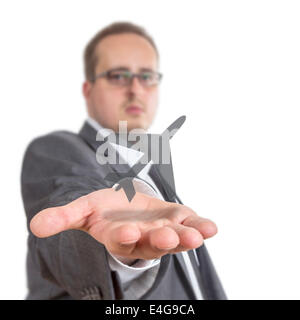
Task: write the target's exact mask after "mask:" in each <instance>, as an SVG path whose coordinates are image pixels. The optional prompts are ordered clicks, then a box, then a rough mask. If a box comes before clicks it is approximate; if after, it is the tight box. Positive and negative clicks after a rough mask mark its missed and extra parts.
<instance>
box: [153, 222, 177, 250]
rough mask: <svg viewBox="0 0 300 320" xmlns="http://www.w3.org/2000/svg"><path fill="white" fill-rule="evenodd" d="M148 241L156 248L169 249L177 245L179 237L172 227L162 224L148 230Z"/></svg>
mask: <svg viewBox="0 0 300 320" xmlns="http://www.w3.org/2000/svg"><path fill="white" fill-rule="evenodd" d="M149 243H150V245H151V246H152V247H153V248H155V249H158V250H171V249H174V248H176V247H177V246H178V244H179V237H178V235H177V233H176V232H175V231H174V230H173V229H172V228H170V227H169V226H164V227H160V228H156V229H153V230H150V231H149Z"/></svg>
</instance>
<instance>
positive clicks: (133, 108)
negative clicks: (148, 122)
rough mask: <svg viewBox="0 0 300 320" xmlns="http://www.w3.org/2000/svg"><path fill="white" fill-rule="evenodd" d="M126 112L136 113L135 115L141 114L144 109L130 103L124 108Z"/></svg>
mask: <svg viewBox="0 0 300 320" xmlns="http://www.w3.org/2000/svg"><path fill="white" fill-rule="evenodd" d="M125 111H126V112H127V113H128V114H132V115H134V114H136V115H139V114H142V113H143V112H144V110H143V109H142V108H141V107H140V106H138V105H130V106H128V107H127V108H126V110H125Z"/></svg>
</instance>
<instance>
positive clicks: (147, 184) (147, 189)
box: [87, 118, 203, 300]
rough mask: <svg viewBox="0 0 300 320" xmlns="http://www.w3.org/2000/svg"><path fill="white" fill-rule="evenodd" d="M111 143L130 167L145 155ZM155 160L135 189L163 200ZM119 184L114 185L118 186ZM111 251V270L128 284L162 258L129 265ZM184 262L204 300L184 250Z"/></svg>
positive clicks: (95, 124) (135, 181) (96, 125)
mask: <svg viewBox="0 0 300 320" xmlns="http://www.w3.org/2000/svg"><path fill="white" fill-rule="evenodd" d="M87 121H88V123H89V124H90V125H91V126H92V127H93V128H94V129H96V131H99V130H101V131H100V132H101V135H102V136H103V137H106V136H107V135H109V134H110V133H111V131H109V130H107V129H105V128H103V127H102V126H101V125H100V124H99V123H98V122H96V121H95V120H94V119H92V118H88V119H87ZM111 145H112V146H113V147H114V148H115V149H116V150H117V151H118V153H119V154H120V156H121V157H122V158H123V159H124V160H125V161H126V163H128V165H129V166H130V167H132V166H133V165H134V164H135V163H137V161H138V160H139V159H140V158H141V157H142V156H143V153H142V152H139V151H136V150H133V149H131V148H126V147H124V146H120V145H116V144H114V143H111ZM152 163H153V161H152V160H151V161H150V162H149V163H148V164H147V165H146V166H145V167H144V168H143V170H141V171H140V172H139V174H138V175H137V177H139V178H141V179H143V180H144V181H141V180H140V179H133V184H134V187H135V190H136V191H138V192H142V193H145V194H148V195H150V196H152V197H155V198H159V199H161V200H164V198H163V196H162V194H161V193H160V191H159V189H158V188H157V187H156V185H155V183H154V181H153V180H152V179H151V177H150V176H149V174H148V171H149V169H150V167H151V165H152ZM116 186H117V184H115V185H114V186H113V188H114V187H116ZM108 253H109V257H108V262H109V266H110V268H111V270H114V271H117V272H118V274H119V276H120V279H121V282H122V284H128V283H129V282H130V281H132V280H133V279H135V278H137V277H139V276H140V275H141V274H142V273H143V272H145V271H146V270H148V269H150V268H153V267H154V266H156V265H158V264H159V263H160V259H153V260H142V259H139V260H138V261H137V262H135V263H134V264H133V265H131V266H129V265H127V264H125V263H122V262H121V261H120V260H119V259H118V258H117V257H116V256H114V255H113V254H112V253H110V252H109V251H108ZM181 254H182V256H183V259H184V262H185V264H186V267H187V270H188V276H189V278H190V281H191V284H192V287H193V289H194V293H195V295H196V298H197V300H203V297H202V294H201V290H200V288H199V285H198V282H197V278H196V275H195V272H194V269H193V266H192V264H191V261H190V258H189V256H188V254H187V252H185V251H183V252H181Z"/></svg>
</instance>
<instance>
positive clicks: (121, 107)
mask: <svg viewBox="0 0 300 320" xmlns="http://www.w3.org/2000/svg"><path fill="white" fill-rule="evenodd" d="M96 55H97V57H98V64H97V66H96V70H95V74H96V75H97V74H99V73H101V72H103V71H107V70H110V69H115V68H120V67H121V68H126V69H128V70H129V71H131V72H133V73H138V72H140V71H141V70H142V69H151V70H153V71H158V61H157V55H156V52H155V50H154V48H153V47H152V46H151V44H150V43H149V42H148V41H147V40H146V39H144V38H143V37H141V36H139V35H136V34H133V33H124V34H118V35H110V36H107V37H105V38H104V39H102V40H101V42H100V43H99V44H98V46H97V47H96ZM83 94H84V96H85V99H86V104H87V108H88V113H89V115H90V116H91V117H92V118H94V119H95V120H96V121H98V122H99V123H100V124H101V125H102V126H103V127H104V128H110V129H112V130H114V131H118V129H119V121H127V129H128V131H129V130H131V129H134V128H142V129H144V130H147V129H148V128H149V126H150V125H151V123H152V121H153V119H154V116H155V113H156V109H157V106H158V86H157V85H155V86H151V87H145V86H143V85H142V84H140V82H139V79H137V78H136V77H135V78H133V80H132V82H131V84H130V85H128V86H117V85H114V84H111V83H109V82H108V81H107V79H106V78H105V77H104V78H98V79H96V81H95V82H94V83H91V82H89V81H86V82H85V83H84V84H83ZM130 106H132V107H133V106H137V107H139V108H140V109H141V110H140V111H138V110H136V109H134V108H130Z"/></svg>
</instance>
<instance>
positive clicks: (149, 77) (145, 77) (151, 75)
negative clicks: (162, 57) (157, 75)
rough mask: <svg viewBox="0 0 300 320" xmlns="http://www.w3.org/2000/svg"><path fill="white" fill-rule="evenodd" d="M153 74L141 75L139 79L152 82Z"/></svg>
mask: <svg viewBox="0 0 300 320" xmlns="http://www.w3.org/2000/svg"><path fill="white" fill-rule="evenodd" d="M152 78H153V74H152V73H142V74H141V79H142V80H152Z"/></svg>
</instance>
